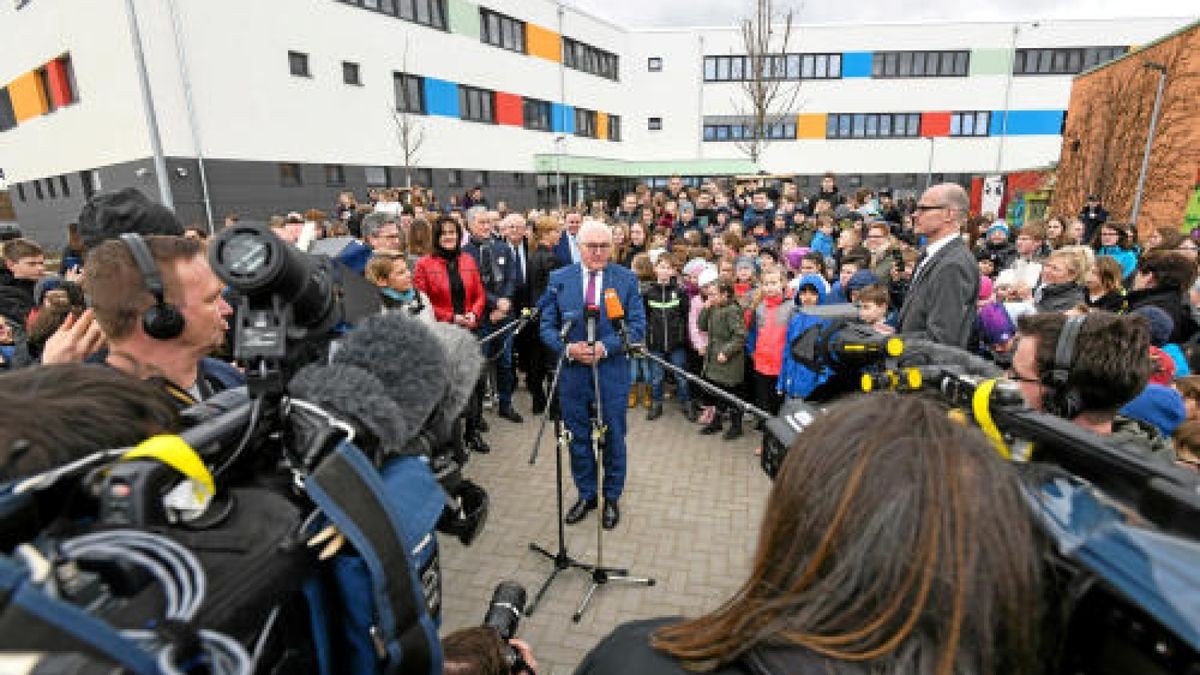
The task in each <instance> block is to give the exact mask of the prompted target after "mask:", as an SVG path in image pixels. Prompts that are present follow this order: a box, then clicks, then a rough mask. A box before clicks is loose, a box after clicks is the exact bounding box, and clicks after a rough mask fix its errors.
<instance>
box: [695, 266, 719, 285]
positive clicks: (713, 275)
mask: <svg viewBox="0 0 1200 675" xmlns="http://www.w3.org/2000/svg"><path fill="white" fill-rule="evenodd" d="M719 276H720V275H719V274H717V268H716V267H714V266H713V265H708V266H706V267H705V268H704V269H703V270H702V271H701V272H700V276H699V278H697V279H696V283H697V284H699V285H700V287H701V288H704V287H705V286H707V285H709V284H714V283H716V282H717V277H719Z"/></svg>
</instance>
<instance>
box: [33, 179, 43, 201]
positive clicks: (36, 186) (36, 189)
mask: <svg viewBox="0 0 1200 675" xmlns="http://www.w3.org/2000/svg"><path fill="white" fill-rule="evenodd" d="M29 182H30V183H32V184H33V195H34V196H35V197H37V199H38V201H39V202H40V201H42V200H43V199H45V198H46V195H44V194H43V193H42V182H41V181H40V180H34V181H29Z"/></svg>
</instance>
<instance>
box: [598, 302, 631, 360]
mask: <svg viewBox="0 0 1200 675" xmlns="http://www.w3.org/2000/svg"><path fill="white" fill-rule="evenodd" d="M604 311H605V312H606V313H607V314H608V318H609V320H610V321H612V322H613V323H615V324H617V333H619V334H620V335H621V347H622V348H623V349H624V350H625V351H626V352H627V353H628V352H629V333H628V332H626V330H625V307H624V306H623V305H622V304H621V296H619V295H617V289H615V288H606V289H604Z"/></svg>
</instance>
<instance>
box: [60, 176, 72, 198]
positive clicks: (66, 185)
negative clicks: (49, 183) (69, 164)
mask: <svg viewBox="0 0 1200 675" xmlns="http://www.w3.org/2000/svg"><path fill="white" fill-rule="evenodd" d="M58 187H59V189H60V190H61V191H62V196H64V197H70V196H71V183H70V181H68V180H67V177H66V175H65V174H64V175H62V176H59V177H58Z"/></svg>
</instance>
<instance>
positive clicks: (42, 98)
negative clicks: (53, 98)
mask: <svg viewBox="0 0 1200 675" xmlns="http://www.w3.org/2000/svg"><path fill="white" fill-rule="evenodd" d="M8 93H9V95H11V96H12V105H13V114H14V116H15V117H16V118H17V123H21V122H24V121H25V120H28V119H32V118H34V117H37V116H38V115H45V114H46V112H47V111H49V110H50V106H49V105H48V104H47V102H46V92H45V91H43V90H42V82H41V80H40V79H38V76H37V73H36V72H33V71H31V72H28V73H25V74H24V75H22V76H20V77H18V78H17V79H15V80H13V81H12V83H11V84H9V85H8Z"/></svg>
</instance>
